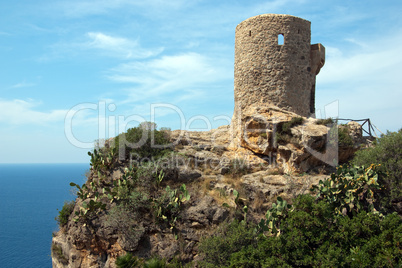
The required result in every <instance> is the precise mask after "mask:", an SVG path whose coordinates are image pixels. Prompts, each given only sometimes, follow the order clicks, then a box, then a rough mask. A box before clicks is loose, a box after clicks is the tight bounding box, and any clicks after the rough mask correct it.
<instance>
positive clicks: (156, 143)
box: [114, 122, 172, 161]
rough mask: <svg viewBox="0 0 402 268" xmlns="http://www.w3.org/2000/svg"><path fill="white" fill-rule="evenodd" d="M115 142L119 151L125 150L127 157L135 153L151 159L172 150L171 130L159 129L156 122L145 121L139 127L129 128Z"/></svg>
mask: <svg viewBox="0 0 402 268" xmlns="http://www.w3.org/2000/svg"><path fill="white" fill-rule="evenodd" d="M114 142H115V144H114V146H115V147H116V148H119V152H121V151H124V152H125V157H126V158H128V157H130V154H133V155H134V156H137V157H139V158H142V159H144V158H149V160H150V161H151V160H152V158H153V159H156V158H158V157H161V156H163V155H164V154H165V153H166V152H168V151H172V149H171V147H170V146H169V144H170V137H169V131H167V130H161V131H158V130H157V129H156V124H155V123H151V122H143V123H141V124H140V125H139V126H138V127H134V128H130V129H128V130H127V132H126V133H122V134H120V135H119V136H117V137H116V138H115V141H114Z"/></svg>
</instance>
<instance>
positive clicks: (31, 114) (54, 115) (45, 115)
mask: <svg viewBox="0 0 402 268" xmlns="http://www.w3.org/2000/svg"><path fill="white" fill-rule="evenodd" d="M39 105H40V103H38V102H34V101H32V100H29V101H25V100H19V99H15V100H4V99H0V107H1V109H0V122H3V123H8V124H12V125H19V124H39V125H44V124H47V123H53V122H58V121H60V122H62V121H63V120H64V116H65V114H66V112H67V111H66V110H53V111H50V112H40V111H37V110H35V109H34V108H35V107H36V106H39Z"/></svg>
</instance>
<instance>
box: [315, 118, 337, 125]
mask: <svg viewBox="0 0 402 268" xmlns="http://www.w3.org/2000/svg"><path fill="white" fill-rule="evenodd" d="M335 122H336V121H334V120H333V119H332V118H327V119H318V120H317V121H316V122H315V123H316V124H317V125H324V126H326V125H330V124H333V123H335Z"/></svg>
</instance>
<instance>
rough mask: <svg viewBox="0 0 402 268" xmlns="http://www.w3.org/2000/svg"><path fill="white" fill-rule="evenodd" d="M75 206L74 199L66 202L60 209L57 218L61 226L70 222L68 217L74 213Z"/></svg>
mask: <svg viewBox="0 0 402 268" xmlns="http://www.w3.org/2000/svg"><path fill="white" fill-rule="evenodd" d="M74 206H75V201H74V200H73V201H70V202H67V201H65V202H64V205H63V208H62V209H61V210H60V211H59V215H58V216H57V217H56V219H55V220H56V221H57V223H58V224H59V226H60V227H63V226H65V225H66V224H67V223H68V218H69V217H70V215H71V213H73V210H74Z"/></svg>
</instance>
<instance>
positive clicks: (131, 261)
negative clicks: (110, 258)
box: [116, 252, 142, 268]
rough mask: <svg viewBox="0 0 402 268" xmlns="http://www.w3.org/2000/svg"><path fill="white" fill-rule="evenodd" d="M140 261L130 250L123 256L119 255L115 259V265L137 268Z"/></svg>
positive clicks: (121, 267)
mask: <svg viewBox="0 0 402 268" xmlns="http://www.w3.org/2000/svg"><path fill="white" fill-rule="evenodd" d="M141 264H142V262H141V261H140V260H139V259H138V257H136V256H133V255H132V254H131V253H130V252H128V253H127V254H125V255H123V256H119V257H117V259H116V265H117V267H118V268H138V267H141V266H140V265H141Z"/></svg>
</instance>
